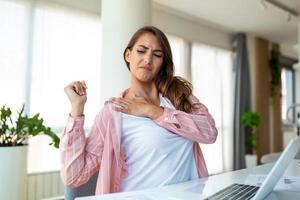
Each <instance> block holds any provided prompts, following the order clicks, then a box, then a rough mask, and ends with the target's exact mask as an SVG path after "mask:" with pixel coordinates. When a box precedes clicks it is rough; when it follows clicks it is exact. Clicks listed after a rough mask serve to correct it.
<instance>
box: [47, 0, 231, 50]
mask: <svg viewBox="0 0 300 200" xmlns="http://www.w3.org/2000/svg"><path fill="white" fill-rule="evenodd" d="M42 1H52V2H56V3H59V4H63V5H67V6H71V7H74V8H78V9H82V10H85V11H89V12H93V13H96V14H99V15H101V0H84V1H83V0H42ZM152 6H153V9H152V23H153V25H154V26H157V27H159V28H160V29H162V30H163V31H165V32H166V33H168V34H172V35H176V36H179V37H181V38H184V39H185V40H187V41H196V42H199V43H204V44H208V45H212V46H216V47H220V48H223V49H227V50H230V49H231V44H230V41H231V34H232V33H230V32H229V31H224V30H221V28H220V29H218V28H216V27H213V25H212V26H209V25H208V24H207V23H206V24H204V22H201V21H200V20H199V19H197V18H193V17H191V16H188V15H186V14H183V13H180V12H177V11H175V10H172V9H169V8H166V7H163V6H161V5H158V4H155V3H152Z"/></svg>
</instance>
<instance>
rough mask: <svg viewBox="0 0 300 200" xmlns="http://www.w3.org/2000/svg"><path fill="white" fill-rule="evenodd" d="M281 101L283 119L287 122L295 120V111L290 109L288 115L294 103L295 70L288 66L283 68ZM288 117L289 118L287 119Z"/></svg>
mask: <svg viewBox="0 0 300 200" xmlns="http://www.w3.org/2000/svg"><path fill="white" fill-rule="evenodd" d="M281 87H282V89H281V95H282V97H281V103H282V107H281V109H282V112H281V116H282V120H283V122H285V123H289V124H290V123H292V122H293V112H292V110H290V111H289V115H288V116H287V111H288V108H289V107H290V106H291V105H292V104H293V71H292V70H288V69H286V68H282V70H281ZM287 117H288V119H287Z"/></svg>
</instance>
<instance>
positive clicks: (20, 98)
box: [0, 1, 29, 108]
mask: <svg viewBox="0 0 300 200" xmlns="http://www.w3.org/2000/svg"><path fill="white" fill-rule="evenodd" d="M27 10H28V5H27V4H18V3H16V2H15V1H0V24H1V26H0V35H1V37H0V44H1V48H0V73H1V78H0V86H1V93H0V105H3V104H7V105H8V106H11V107H12V108H21V106H22V103H24V95H25V93H24V88H23V85H24V83H25V76H24V74H25V69H26V68H25V67H26V64H27V55H26V52H27V38H28V20H29V17H28V13H27Z"/></svg>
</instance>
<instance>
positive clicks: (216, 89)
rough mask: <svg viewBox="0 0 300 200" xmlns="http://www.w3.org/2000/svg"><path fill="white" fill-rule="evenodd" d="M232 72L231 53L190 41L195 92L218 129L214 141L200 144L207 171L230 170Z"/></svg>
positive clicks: (213, 172)
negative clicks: (191, 43)
mask: <svg viewBox="0 0 300 200" xmlns="http://www.w3.org/2000/svg"><path fill="white" fill-rule="evenodd" d="M233 81H234V74H233V71H232V53H231V52H229V51H225V50H221V49H217V48H214V47H210V46H206V45H201V44H193V46H192V83H193V86H194V94H195V95H196V96H197V97H198V98H199V99H200V101H201V102H202V103H203V104H205V105H206V106H207V107H208V109H209V111H210V113H211V114H212V116H213V117H214V119H215V122H216V126H217V128H218V131H219V135H218V138H217V141H216V142H215V143H214V144H207V145H206V144H201V145H200V146H201V148H202V150H203V154H204V157H205V160H206V163H207V167H208V171H209V174H216V173H221V172H224V171H229V170H232V167H233V166H232V163H233V160H232V159H233V158H232V155H233V153H232V151H233V146H232V145H233V144H232V141H233V127H232V126H233V122H232V121H233V97H234V96H233V94H234V84H233Z"/></svg>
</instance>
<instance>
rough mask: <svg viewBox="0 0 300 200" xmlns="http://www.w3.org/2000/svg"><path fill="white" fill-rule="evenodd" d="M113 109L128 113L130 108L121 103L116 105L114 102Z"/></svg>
mask: <svg viewBox="0 0 300 200" xmlns="http://www.w3.org/2000/svg"><path fill="white" fill-rule="evenodd" d="M112 109H113V110H115V111H117V112H122V113H128V109H127V108H125V107H123V106H120V105H116V104H114V106H113V107H112Z"/></svg>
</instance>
